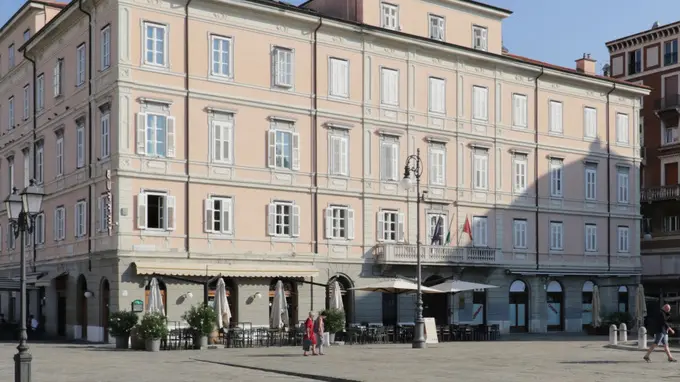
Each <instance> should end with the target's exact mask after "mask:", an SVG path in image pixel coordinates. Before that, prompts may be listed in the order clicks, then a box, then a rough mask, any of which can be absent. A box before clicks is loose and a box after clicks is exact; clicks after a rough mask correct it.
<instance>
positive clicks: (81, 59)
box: [76, 43, 87, 87]
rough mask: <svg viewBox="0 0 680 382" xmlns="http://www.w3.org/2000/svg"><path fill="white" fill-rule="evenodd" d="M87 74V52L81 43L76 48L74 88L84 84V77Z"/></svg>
mask: <svg viewBox="0 0 680 382" xmlns="http://www.w3.org/2000/svg"><path fill="white" fill-rule="evenodd" d="M86 72H87V51H86V49H85V43H81V44H80V45H78V47H77V48H76V87H80V86H83V85H84V84H85V76H86Z"/></svg>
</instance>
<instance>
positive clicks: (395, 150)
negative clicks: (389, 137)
mask: <svg viewBox="0 0 680 382" xmlns="http://www.w3.org/2000/svg"><path fill="white" fill-rule="evenodd" d="M390 150H391V151H392V158H390V161H391V163H390V166H392V174H391V176H392V178H391V180H397V179H399V145H397V144H396V143H393V144H392V145H390Z"/></svg>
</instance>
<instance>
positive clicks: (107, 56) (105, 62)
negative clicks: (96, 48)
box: [100, 25, 111, 70]
mask: <svg viewBox="0 0 680 382" xmlns="http://www.w3.org/2000/svg"><path fill="white" fill-rule="evenodd" d="M100 39H101V49H102V50H101V63H100V65H101V69H102V70H106V69H108V68H109V67H110V66H111V27H110V26H109V25H107V26H105V27H104V28H102V31H101V36H100Z"/></svg>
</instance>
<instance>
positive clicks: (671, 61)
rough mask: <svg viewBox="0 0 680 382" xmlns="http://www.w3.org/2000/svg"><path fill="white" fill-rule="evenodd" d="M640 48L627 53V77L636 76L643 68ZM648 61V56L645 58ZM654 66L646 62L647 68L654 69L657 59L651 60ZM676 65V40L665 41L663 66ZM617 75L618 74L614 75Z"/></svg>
mask: <svg viewBox="0 0 680 382" xmlns="http://www.w3.org/2000/svg"><path fill="white" fill-rule="evenodd" d="M642 57H643V55H642V48H640V49H636V50H633V51H631V52H628V71H627V72H628V75H629V76H630V75H633V74H638V73H641V72H642V68H643V64H642V62H643V58H642ZM647 57H648V59H649V57H650V56H647ZM653 60H654V62H655V64H651V65H650V63H649V62H647V66H649V67H654V66H656V63H658V58H654V59H653ZM677 63H678V39H677V38H674V39H672V40H668V41H665V42H664V43H663V65H664V66H668V65H675V64H677ZM616 74H618V73H616Z"/></svg>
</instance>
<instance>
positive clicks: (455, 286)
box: [431, 280, 498, 293]
mask: <svg viewBox="0 0 680 382" xmlns="http://www.w3.org/2000/svg"><path fill="white" fill-rule="evenodd" d="M431 288H432V289H436V290H438V291H441V292H443V293H458V292H465V291H469V290H475V289H491V288H498V287H497V286H495V285H487V284H478V283H471V282H468V281H461V280H448V281H444V282H443V283H441V284H437V285H435V286H433V287H431Z"/></svg>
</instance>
